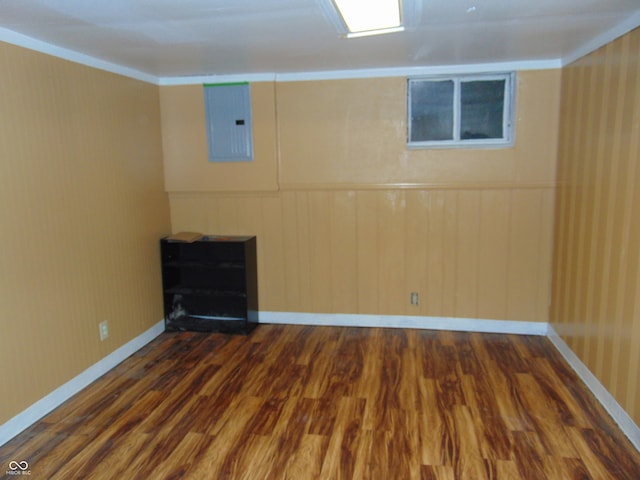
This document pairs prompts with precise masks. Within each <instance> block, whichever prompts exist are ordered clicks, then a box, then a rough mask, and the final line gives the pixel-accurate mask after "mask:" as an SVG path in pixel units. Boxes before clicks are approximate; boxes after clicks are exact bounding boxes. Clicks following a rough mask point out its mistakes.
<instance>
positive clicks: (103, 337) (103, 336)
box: [99, 320, 109, 341]
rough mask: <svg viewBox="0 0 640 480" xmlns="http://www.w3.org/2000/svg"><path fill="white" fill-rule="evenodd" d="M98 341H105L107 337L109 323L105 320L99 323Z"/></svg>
mask: <svg viewBox="0 0 640 480" xmlns="http://www.w3.org/2000/svg"><path fill="white" fill-rule="evenodd" d="M99 327H100V340H101V341H103V340H106V339H107V337H108V336H109V322H108V321H107V320H103V321H102V322H100V325H99Z"/></svg>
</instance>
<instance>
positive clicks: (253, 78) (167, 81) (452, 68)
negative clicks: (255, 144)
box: [159, 59, 562, 86]
mask: <svg viewBox="0 0 640 480" xmlns="http://www.w3.org/2000/svg"><path fill="white" fill-rule="evenodd" d="M561 67H562V63H561V61H560V59H549V60H534V61H522V62H499V63H480V64H468V65H435V66H428V67H426V66H425V67H393V68H368V69H357V70H324V71H317V72H288V73H247V74H244V75H243V74H234V75H200V76H186V77H162V78H160V79H159V85H161V86H169V85H197V84H201V83H228V82H304V81H313V80H345V79H355V78H382V77H411V76H416V77H417V76H426V75H458V74H467V73H496V72H511V71H518V70H550V69H556V68H561Z"/></svg>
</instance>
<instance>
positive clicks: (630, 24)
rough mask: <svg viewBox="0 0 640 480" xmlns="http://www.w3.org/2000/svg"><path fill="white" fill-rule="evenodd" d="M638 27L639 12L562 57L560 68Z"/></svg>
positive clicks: (639, 21)
mask: <svg viewBox="0 0 640 480" xmlns="http://www.w3.org/2000/svg"><path fill="white" fill-rule="evenodd" d="M638 27H640V11H639V12H637V13H635V14H634V15H631V16H630V17H629V18H627V19H625V20H623V21H622V22H620V23H619V24H617V25H616V26H615V27H613V28H612V29H610V30H607V31H606V32H603V33H601V34H600V35H598V36H596V37H594V38H592V39H591V40H590V41H588V42H587V43H585V44H584V45H582V46H580V47H579V48H577V49H575V50H574V51H573V52H571V53H570V54H569V55H567V56H565V57H563V58H562V66H563V67H564V66H566V65H569V64H570V63H573V62H575V61H576V60H578V59H579V58H582V57H584V56H585V55H588V54H590V53H591V52H594V51H596V50H598V49H599V48H601V47H604V46H605V45H606V44H607V43H610V42H613V41H614V40H615V39H617V38H620V37H621V36H623V35H625V34H626V33H629V32H630V31H631V30H634V29H636V28H638Z"/></svg>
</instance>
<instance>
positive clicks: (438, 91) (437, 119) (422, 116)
mask: <svg viewBox="0 0 640 480" xmlns="http://www.w3.org/2000/svg"><path fill="white" fill-rule="evenodd" d="M434 140H453V81H452V80H447V81H441V82H440V81H417V82H411V138H410V141H411V142H428V141H434Z"/></svg>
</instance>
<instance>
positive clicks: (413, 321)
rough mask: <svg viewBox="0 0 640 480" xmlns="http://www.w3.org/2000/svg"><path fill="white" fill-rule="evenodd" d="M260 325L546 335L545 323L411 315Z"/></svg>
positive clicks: (324, 317) (280, 319)
mask: <svg viewBox="0 0 640 480" xmlns="http://www.w3.org/2000/svg"><path fill="white" fill-rule="evenodd" d="M259 322H260V323H280V324H291V325H318V326H320V325H323V326H335V327H383V328H418V329H426V330H452V331H458V332H460V331H463V332H482V333H513V334H518V335H542V336H544V335H547V328H548V324H547V323H546V322H518V321H508V320H483V319H476V318H456V317H425V316H413V315H362V314H343V313H338V314H332V313H303V312H260V320H259Z"/></svg>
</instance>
